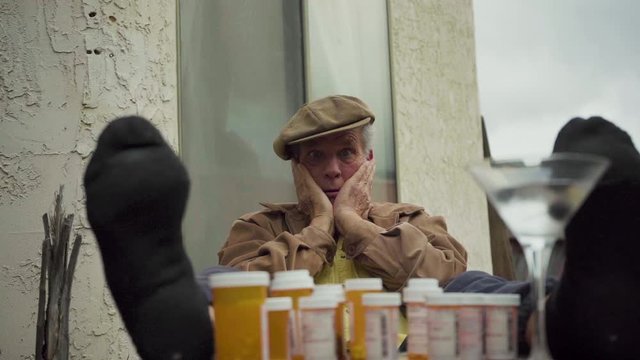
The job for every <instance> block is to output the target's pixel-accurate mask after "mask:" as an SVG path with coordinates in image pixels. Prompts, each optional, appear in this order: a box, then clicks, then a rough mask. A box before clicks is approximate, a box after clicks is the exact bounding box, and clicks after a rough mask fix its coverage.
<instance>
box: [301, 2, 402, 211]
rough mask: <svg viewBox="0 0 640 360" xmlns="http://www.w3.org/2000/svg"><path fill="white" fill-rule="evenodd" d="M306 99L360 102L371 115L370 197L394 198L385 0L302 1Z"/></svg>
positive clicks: (380, 199)
mask: <svg viewBox="0 0 640 360" xmlns="http://www.w3.org/2000/svg"><path fill="white" fill-rule="evenodd" d="M304 6H305V20H306V21H305V65H306V66H305V70H306V89H307V99H309V100H315V99H318V98H320V97H323V96H327V95H333V94H345V95H353V96H357V97H359V98H361V99H362V100H364V101H365V102H366V103H367V104H369V106H370V107H371V109H372V110H373V112H374V114H376V121H375V125H374V127H375V135H374V143H373V148H374V157H375V159H376V178H375V181H374V188H373V191H374V194H373V198H374V200H376V201H396V168H395V155H394V154H395V152H394V140H393V119H392V106H391V77H390V67H389V66H390V65H389V41H388V36H387V31H388V30H387V5H386V2H385V1H384V0H323V1H305V2H304Z"/></svg>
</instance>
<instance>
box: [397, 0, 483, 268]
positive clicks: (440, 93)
mask: <svg viewBox="0 0 640 360" xmlns="http://www.w3.org/2000/svg"><path fill="white" fill-rule="evenodd" d="M389 34H390V42H391V66H392V84H393V101H394V119H395V133H396V159H397V160H396V161H397V162H396V166H397V174H398V199H399V200H400V201H404V202H411V203H417V204H422V205H424V206H425V207H426V208H427V211H428V212H430V213H431V214H439V215H444V216H445V217H446V219H447V223H448V226H449V230H450V232H451V233H452V234H453V235H454V236H455V237H456V238H457V239H458V240H460V241H461V242H462V243H463V244H464V245H465V247H466V248H467V250H468V251H469V267H470V268H472V269H481V270H485V271H489V272H490V271H491V253H490V248H489V230H488V225H487V206H486V200H485V197H484V195H483V194H482V192H481V191H480V190H479V189H478V188H477V187H476V185H475V184H474V183H473V182H472V179H471V178H470V176H469V175H468V174H467V173H466V170H465V166H466V165H467V164H468V163H469V162H470V161H475V160H479V159H481V158H482V137H481V124H480V112H479V105H478V87H477V81H476V68H475V46H474V31H473V8H472V2H471V0H448V1H443V0H390V1H389Z"/></svg>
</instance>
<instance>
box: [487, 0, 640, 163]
mask: <svg viewBox="0 0 640 360" xmlns="http://www.w3.org/2000/svg"><path fill="white" fill-rule="evenodd" d="M474 11H475V23H476V24H475V25H476V54H477V66H478V82H479V89H480V106H481V111H482V114H483V115H484V117H485V120H486V122H487V130H488V134H489V143H490V145H491V151H492V154H493V155H494V157H518V156H525V155H526V156H531V155H544V154H548V153H550V152H551V149H552V146H553V141H554V140H555V135H556V134H557V132H558V131H559V130H560V128H561V127H562V126H563V125H564V124H565V123H566V122H567V121H568V120H569V119H571V118H573V117H576V116H581V117H588V116H592V115H601V116H603V117H604V118H606V119H608V120H610V121H613V122H614V123H616V124H617V125H618V126H620V127H622V128H623V129H625V130H626V131H627V132H628V133H629V134H630V135H631V137H632V138H633V140H634V143H635V144H636V147H639V146H640V1H635V0H616V1H608V0H562V1H555V0H535V1H534V0H527V1H525V0H475V1H474Z"/></svg>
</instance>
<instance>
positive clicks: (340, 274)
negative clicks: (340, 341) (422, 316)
mask: <svg viewBox="0 0 640 360" xmlns="http://www.w3.org/2000/svg"><path fill="white" fill-rule="evenodd" d="M367 277H371V276H370V275H369V273H367V271H366V270H364V269H363V268H362V267H361V266H359V265H358V264H357V263H355V262H353V261H352V260H351V259H348V258H347V254H346V253H345V252H344V249H343V239H342V237H341V238H340V239H338V243H337V248H336V255H335V257H334V258H333V264H331V265H325V266H324V267H323V268H322V270H321V271H320V272H319V273H317V274H316V276H315V277H314V282H315V283H316V284H317V285H320V284H344V281H345V280H347V279H357V278H367ZM343 319H344V320H343V321H344V322H343V323H344V324H345V332H344V333H345V337H347V339H346V340H349V338H348V337H349V334H350V331H348V330H349V329H350V326H351V325H350V324H351V315H350V314H349V307H348V306H346V307H345V312H344V314H343ZM406 337H407V319H406V318H405V317H404V315H402V316H400V324H399V328H398V346H400V344H402V342H403V341H404V339H405V338H406Z"/></svg>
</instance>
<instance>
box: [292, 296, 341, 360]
mask: <svg viewBox="0 0 640 360" xmlns="http://www.w3.org/2000/svg"><path fill="white" fill-rule="evenodd" d="M337 305H338V302H337V301H336V300H335V299H334V298H332V297H324V296H308V297H302V298H300V301H299V306H300V323H301V325H302V326H301V329H302V348H303V356H304V357H303V358H304V359H305V360H334V359H337V357H336V333H335V312H336V307H337Z"/></svg>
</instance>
